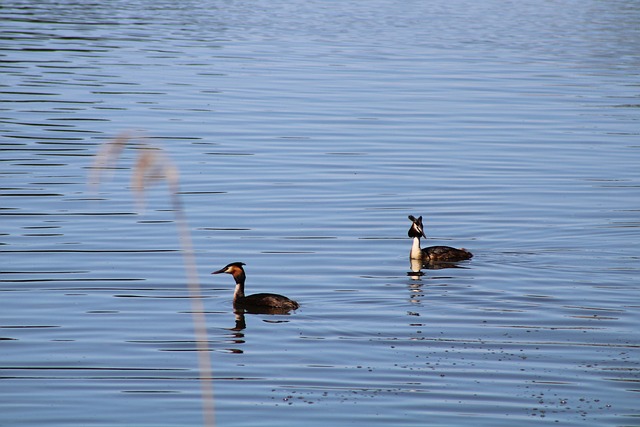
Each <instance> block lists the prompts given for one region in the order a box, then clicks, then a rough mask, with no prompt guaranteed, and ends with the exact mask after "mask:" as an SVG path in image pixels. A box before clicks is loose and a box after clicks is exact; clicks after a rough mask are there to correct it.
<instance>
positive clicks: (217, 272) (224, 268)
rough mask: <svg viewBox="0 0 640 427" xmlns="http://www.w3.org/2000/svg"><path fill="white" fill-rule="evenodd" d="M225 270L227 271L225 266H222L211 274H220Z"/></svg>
mask: <svg viewBox="0 0 640 427" xmlns="http://www.w3.org/2000/svg"><path fill="white" fill-rule="evenodd" d="M226 271H227V267H222V268H221V269H220V270H218V271H214V272H213V273H211V274H220V273H225V272H226Z"/></svg>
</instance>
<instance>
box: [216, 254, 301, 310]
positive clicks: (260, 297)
mask: <svg viewBox="0 0 640 427" xmlns="http://www.w3.org/2000/svg"><path fill="white" fill-rule="evenodd" d="M243 265H246V264H245V263H243V262H232V263H231V264H227V265H225V266H224V267H222V268H221V269H220V270H218V271H214V272H213V273H211V274H220V273H227V274H231V275H232V276H233V278H234V279H235V281H236V290H235V292H234V293H233V306H234V307H235V308H244V309H247V310H248V311H250V312H251V311H264V312H268V311H270V309H277V310H278V311H288V310H295V309H297V308H298V307H300V304H298V303H297V302H295V301H294V300H292V299H289V298H287V297H285V296H284V295H278V294H268V293H260V294H253V295H248V296H245V294H244V282H245V280H246V278H247V276H246V274H245V272H244V268H242V266H243Z"/></svg>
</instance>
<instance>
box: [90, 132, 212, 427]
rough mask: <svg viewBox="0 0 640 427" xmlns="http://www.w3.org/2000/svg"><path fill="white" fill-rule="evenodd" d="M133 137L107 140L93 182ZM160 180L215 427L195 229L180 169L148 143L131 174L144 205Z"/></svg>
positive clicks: (208, 418)
mask: <svg viewBox="0 0 640 427" xmlns="http://www.w3.org/2000/svg"><path fill="white" fill-rule="evenodd" d="M131 139H132V137H131V136H129V135H127V134H123V135H121V136H119V137H118V138H116V139H114V140H113V141H109V142H107V143H105V144H103V146H102V147H101V149H100V151H99V153H98V154H97V155H96V158H95V161H94V165H93V167H92V171H91V177H90V184H92V185H93V186H97V185H98V184H99V183H100V181H101V180H102V179H103V175H104V174H105V172H106V171H108V170H109V169H112V168H113V166H114V165H115V164H116V162H117V160H118V158H119V157H120V155H121V153H122V151H123V150H124V148H125V146H126V144H127V143H129V142H130V140H131ZM156 181H164V182H166V183H167V185H168V187H169V193H170V199H171V204H172V207H173V212H174V215H175V222H176V226H177V228H178V238H179V240H180V245H181V247H182V251H181V252H182V255H183V260H184V267H185V272H186V275H187V284H188V289H189V300H190V302H191V312H192V319H193V325H194V335H195V343H196V350H197V354H198V369H199V376H200V386H201V394H202V414H203V422H204V426H205V427H214V426H215V406H214V395H213V370H212V369H211V357H210V351H209V340H208V338H207V324H206V317H205V311H204V304H203V303H202V294H201V288H200V282H199V280H198V269H197V265H196V257H195V252H194V250H193V243H192V240H191V233H190V231H189V225H188V223H187V219H186V215H185V213H184V209H183V207H182V202H181V199H180V194H179V174H178V169H177V168H176V167H175V166H174V165H173V163H172V162H171V161H170V160H169V159H168V158H167V156H165V155H164V153H163V152H162V151H161V150H159V149H157V148H153V147H151V146H149V144H147V143H144V147H143V149H142V150H140V151H139V155H138V158H137V161H136V165H135V166H134V168H133V175H132V177H131V186H132V188H133V190H134V193H135V194H136V201H137V203H138V204H139V206H140V207H143V206H144V192H145V190H146V189H147V188H148V187H149V186H150V185H151V184H152V183H154V182H156Z"/></svg>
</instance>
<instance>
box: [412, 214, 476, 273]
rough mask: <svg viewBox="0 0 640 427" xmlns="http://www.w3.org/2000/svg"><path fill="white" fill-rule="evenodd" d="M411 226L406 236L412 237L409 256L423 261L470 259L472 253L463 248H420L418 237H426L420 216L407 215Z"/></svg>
mask: <svg viewBox="0 0 640 427" xmlns="http://www.w3.org/2000/svg"><path fill="white" fill-rule="evenodd" d="M409 220H410V221H411V228H409V231H408V232H407V234H408V236H409V237H411V238H412V239H413V245H412V246H411V252H410V255H409V258H411V259H421V260H422V261H423V262H425V263H437V262H458V261H464V260H467V259H471V257H473V254H472V253H471V252H469V251H468V250H466V249H464V248H460V249H457V248H452V247H450V246H429V247H428V248H424V249H422V248H420V239H421V238H423V237H424V238H425V239H426V238H427V237H426V236H425V234H424V226H423V225H422V216H419V217H418V218H416V217H414V216H413V215H409Z"/></svg>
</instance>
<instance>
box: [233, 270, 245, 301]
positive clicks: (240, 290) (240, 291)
mask: <svg viewBox="0 0 640 427" xmlns="http://www.w3.org/2000/svg"><path fill="white" fill-rule="evenodd" d="M233 278H234V279H236V290H235V292H234V293H233V302H236V301H239V300H241V299H243V298H244V281H245V279H246V276H245V275H244V272H242V271H241V272H239V273H236V274H234V275H233Z"/></svg>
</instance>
